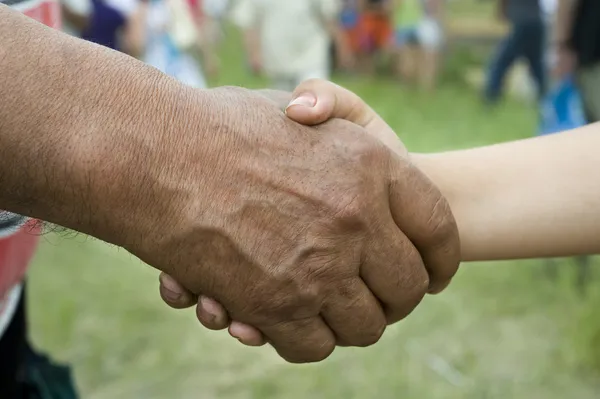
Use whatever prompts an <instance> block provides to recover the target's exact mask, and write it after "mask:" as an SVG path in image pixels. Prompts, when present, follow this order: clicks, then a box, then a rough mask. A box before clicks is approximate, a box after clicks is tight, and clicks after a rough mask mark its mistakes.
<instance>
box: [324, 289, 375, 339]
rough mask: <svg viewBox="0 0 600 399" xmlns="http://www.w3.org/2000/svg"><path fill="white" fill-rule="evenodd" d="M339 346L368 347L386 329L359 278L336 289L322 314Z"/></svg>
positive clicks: (373, 298)
mask: <svg viewBox="0 0 600 399" xmlns="http://www.w3.org/2000/svg"><path fill="white" fill-rule="evenodd" d="M322 315H323V319H324V320H325V322H326V323H327V325H328V326H329V328H331V329H332V330H333V332H334V333H335V336H336V343H337V344H338V345H340V346H361V347H364V346H370V345H373V344H375V343H377V341H379V339H380V338H381V335H382V334H383V332H384V330H385V326H386V318H385V315H384V313H383V310H382V308H381V306H380V304H379V302H378V301H377V299H376V298H375V297H374V296H373V294H372V293H371V291H369V289H368V288H367V286H366V285H365V283H364V282H363V281H362V280H361V279H360V278H354V279H348V280H346V281H345V282H342V284H341V285H339V286H338V287H337V288H336V292H334V293H333V294H332V295H331V296H330V297H329V299H328V300H327V302H326V303H325V304H324V307H323V311H322Z"/></svg>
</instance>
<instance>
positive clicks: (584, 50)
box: [548, 0, 600, 294]
mask: <svg viewBox="0 0 600 399" xmlns="http://www.w3.org/2000/svg"><path fill="white" fill-rule="evenodd" d="M557 3H558V4H557V6H558V7H556V13H555V18H554V30H553V34H552V40H551V54H552V56H554V65H553V78H554V79H555V80H557V81H564V80H566V79H569V80H570V81H572V82H573V83H574V85H575V86H576V88H577V90H578V92H579V95H580V96H581V100H582V103H583V113H584V114H585V119H586V121H587V122H588V123H594V122H599V121H600V2H598V1H597V0H558V2H557ZM571 79H572V80H571ZM575 261H576V265H577V287H578V289H579V292H580V293H581V294H585V293H586V288H587V283H588V281H589V278H590V266H591V259H590V258H589V257H587V256H579V257H577V258H576V260H575ZM549 265H550V266H551V267H549V268H548V271H549V274H550V276H551V277H556V274H557V270H556V265H555V264H554V262H549Z"/></svg>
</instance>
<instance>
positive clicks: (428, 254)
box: [160, 80, 459, 346]
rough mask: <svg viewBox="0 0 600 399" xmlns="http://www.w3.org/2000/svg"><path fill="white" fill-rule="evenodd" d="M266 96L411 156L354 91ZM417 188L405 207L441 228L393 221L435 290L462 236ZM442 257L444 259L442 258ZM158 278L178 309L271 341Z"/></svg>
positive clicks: (446, 276)
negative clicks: (351, 125)
mask: <svg viewBox="0 0 600 399" xmlns="http://www.w3.org/2000/svg"><path fill="white" fill-rule="evenodd" d="M268 95H269V96H270V97H271V98H273V96H277V102H278V103H279V104H281V103H282V102H283V104H284V105H283V107H285V106H286V105H287V104H289V106H288V107H287V110H286V113H287V116H288V117H290V118H291V119H294V120H296V121H298V122H300V123H303V124H306V125H318V124H320V123H323V122H325V121H327V120H329V119H332V118H341V119H345V120H348V121H350V122H352V123H355V124H357V125H359V126H362V127H363V128H365V129H366V132H368V133H369V134H370V135H372V136H374V137H376V138H377V139H378V140H380V141H381V142H383V143H384V144H385V145H386V146H388V147H389V148H391V149H392V150H393V151H394V152H396V153H397V154H398V155H400V156H401V157H403V158H406V157H408V152H407V150H406V148H405V147H404V145H403V144H402V142H401V141H400V140H399V139H398V137H397V135H396V134H395V132H394V131H393V130H392V129H391V128H390V127H389V126H388V125H387V124H386V123H385V122H384V121H383V120H382V119H381V118H380V117H379V116H378V115H377V114H376V113H375V112H374V111H373V110H372V109H371V108H369V107H368V106H367V105H366V104H365V103H364V102H363V101H362V100H361V99H360V98H359V97H358V96H356V95H355V94H354V93H351V92H349V91H348V90H345V89H343V88H341V87H339V86H337V85H335V84H333V83H330V82H325V81H320V80H311V81H307V82H305V83H303V84H301V85H300V86H299V87H298V88H297V89H296V91H295V92H294V95H293V98H294V99H295V100H294V101H292V102H291V104H290V103H289V101H286V97H287V96H285V95H283V94H281V93H277V92H270V93H268ZM405 177H408V176H405ZM414 189H416V190H415V191H409V192H408V193H403V195H405V196H408V197H411V198H414V197H415V196H423V197H421V199H425V200H426V201H425V202H424V203H420V202H413V203H408V202H404V203H403V205H404V208H402V209H411V210H413V209H418V207H419V206H421V205H425V207H424V210H425V213H429V215H430V216H431V219H430V223H431V222H433V223H434V224H435V223H440V227H441V230H440V227H438V228H437V229H436V228H433V229H432V228H431V226H429V227H427V228H426V229H425V230H422V231H419V230H418V229H419V228H420V227H423V226H422V225H419V226H417V225H411V223H410V221H409V220H408V219H407V216H408V215H409V214H411V213H412V212H414V210H413V211H412V212H407V211H405V215H401V214H395V220H396V222H397V223H398V226H400V227H401V229H402V231H403V232H404V233H406V235H407V236H408V238H409V239H411V240H413V241H412V242H413V243H414V244H415V245H416V246H417V248H418V249H419V251H420V252H421V256H422V259H423V260H424V264H425V266H426V267H427V272H428V274H429V280H430V292H432V293H435V292H439V291H441V290H442V289H443V288H444V287H445V286H446V285H447V284H448V283H449V280H450V279H451V278H452V276H453V275H454V273H455V272H456V270H457V266H458V259H459V241H458V234H457V231H456V226H455V223H454V220H453V217H452V215H451V213H450V212H449V210H448V206H447V203H446V201H445V200H444V199H443V198H442V197H441V196H439V193H437V190H435V189H433V188H432V187H429V188H428V190H432V191H421V190H420V189H419V188H417V187H414ZM409 190H410V188H409ZM432 192H434V193H435V195H436V196H437V198H438V199H437V200H436V201H435V202H436V204H437V205H434V206H433V207H431V203H427V202H428V201H427V198H428V195H430V194H431V193H432ZM429 201H430V200H429ZM407 205H408V206H407ZM436 230H437V231H436ZM441 231H443V233H442V234H440V232H441ZM428 235H429V236H428ZM436 236H437V237H436ZM436 240H439V241H437V242H438V243H439V246H436V244H435V243H436ZM436 247H437V250H436V249H435V248H436ZM443 254H445V255H443ZM444 256H445V258H443V257H444ZM397 273H398V275H399V276H402V275H403V274H404V273H406V274H407V275H408V274H410V273H413V272H412V271H411V270H410V267H406V265H405V264H398V265H397ZM160 280H161V287H160V292H161V296H162V297H163V299H164V300H165V302H167V303H168V304H169V305H171V306H172V307H175V308H185V307H190V306H194V305H196V310H197V316H198V319H199V320H200V322H201V323H202V324H203V325H204V326H206V327H207V328H210V329H214V330H219V329H224V328H227V327H229V332H230V334H231V335H232V336H233V337H235V338H237V339H239V340H240V341H241V342H242V343H244V344H246V345H250V346H260V345H263V344H265V343H266V342H267V339H266V338H265V337H264V335H263V334H262V333H261V331H260V329H257V328H255V327H253V326H251V325H249V324H246V323H241V322H239V321H231V320H230V318H229V315H228V313H227V310H226V309H225V308H224V307H223V306H222V305H221V304H220V303H218V302H217V301H215V300H213V299H211V298H209V297H207V296H203V295H201V296H200V297H199V298H198V297H197V296H195V295H193V294H192V293H190V292H189V291H186V290H185V289H183V287H181V286H180V285H179V284H178V283H177V282H176V281H175V280H174V279H173V278H171V277H169V276H168V275H166V274H162V275H161V278H160ZM392 295H397V296H398V299H400V298H402V297H403V295H404V293H402V292H401V291H400V290H397V291H396V292H395V293H392ZM400 300H401V299H400ZM397 319H399V318H393V317H392V318H389V317H388V320H387V321H388V323H392V322H395V321H397ZM337 344H338V345H343V344H344V342H340V341H338V342H337Z"/></svg>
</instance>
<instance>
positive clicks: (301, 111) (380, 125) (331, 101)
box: [285, 79, 408, 156]
mask: <svg viewBox="0 0 600 399" xmlns="http://www.w3.org/2000/svg"><path fill="white" fill-rule="evenodd" d="M285 112H286V115H287V116H288V118H290V119H292V120H294V121H296V122H298V123H301V124H303V125H310V126H312V125H318V124H320V123H323V122H326V121H328V120H329V119H333V118H339V119H345V120H347V121H349V122H352V123H355V124H357V125H359V126H361V127H363V128H365V129H366V130H367V133H369V134H371V135H372V136H375V137H376V138H378V139H379V140H381V141H382V142H383V143H384V144H386V145H387V146H388V147H390V148H391V149H392V150H394V151H395V152H397V153H398V154H400V155H403V156H406V155H407V154H408V152H407V150H406V147H404V144H402V142H401V141H400V139H399V138H398V136H397V135H396V133H395V132H394V131H393V130H392V128H390V127H389V126H388V124H387V123H385V121H384V120H383V119H382V118H381V117H380V116H379V115H378V114H377V113H376V112H375V111H374V110H373V109H372V108H371V107H369V106H368V105H367V104H366V103H365V102H364V101H363V100H362V99H361V98H360V97H359V96H357V95H356V94H355V93H353V92H351V91H350V90H347V89H344V88H343V87H341V86H338V85H336V84H335V83H332V82H328V81H326V80H320V79H311V80H307V81H305V82H303V83H301V84H300V85H299V86H298V87H297V88H296V90H294V93H293V95H292V101H291V102H290V103H289V105H288V107H287V108H286V111H285Z"/></svg>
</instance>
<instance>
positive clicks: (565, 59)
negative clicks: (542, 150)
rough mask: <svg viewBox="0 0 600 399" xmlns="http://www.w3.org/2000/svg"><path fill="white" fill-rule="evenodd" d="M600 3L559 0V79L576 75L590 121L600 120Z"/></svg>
mask: <svg viewBox="0 0 600 399" xmlns="http://www.w3.org/2000/svg"><path fill="white" fill-rule="evenodd" d="M598 21H600V2H599V1H597V0H559V7H558V15H557V18H556V26H555V32H554V39H553V42H554V43H553V44H554V48H555V52H556V54H557V55H558V60H557V64H556V67H555V70H554V75H555V77H556V78H562V77H564V76H567V75H573V76H574V77H575V80H576V82H577V85H578V88H579V91H580V92H581V96H582V98H583V103H584V107H585V112H586V117H587V119H588V122H598V121H600V23H599V22H598Z"/></svg>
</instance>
